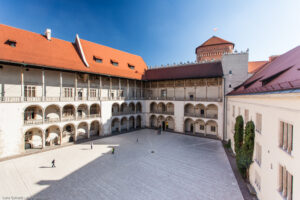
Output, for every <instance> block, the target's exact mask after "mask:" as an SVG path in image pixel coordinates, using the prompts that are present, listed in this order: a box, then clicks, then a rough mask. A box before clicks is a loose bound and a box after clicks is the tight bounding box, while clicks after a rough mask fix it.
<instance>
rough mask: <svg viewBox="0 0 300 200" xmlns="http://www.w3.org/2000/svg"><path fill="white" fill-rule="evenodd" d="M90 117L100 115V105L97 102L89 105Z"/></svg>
mask: <svg viewBox="0 0 300 200" xmlns="http://www.w3.org/2000/svg"><path fill="white" fill-rule="evenodd" d="M90 117H101V113H100V105H99V104H97V103H94V104H92V105H91V107H90Z"/></svg>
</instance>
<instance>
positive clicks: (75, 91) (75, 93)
mask: <svg viewBox="0 0 300 200" xmlns="http://www.w3.org/2000/svg"><path fill="white" fill-rule="evenodd" d="M74 86H75V87H74V99H75V101H77V73H75V74H74Z"/></svg>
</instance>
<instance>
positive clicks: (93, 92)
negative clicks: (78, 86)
mask: <svg viewBox="0 0 300 200" xmlns="http://www.w3.org/2000/svg"><path fill="white" fill-rule="evenodd" d="M96 96H97V92H96V89H90V97H96Z"/></svg>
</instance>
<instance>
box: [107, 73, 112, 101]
mask: <svg viewBox="0 0 300 200" xmlns="http://www.w3.org/2000/svg"><path fill="white" fill-rule="evenodd" d="M111 89H112V80H111V77H109V94H108V96H109V98H110V99H112V95H111Z"/></svg>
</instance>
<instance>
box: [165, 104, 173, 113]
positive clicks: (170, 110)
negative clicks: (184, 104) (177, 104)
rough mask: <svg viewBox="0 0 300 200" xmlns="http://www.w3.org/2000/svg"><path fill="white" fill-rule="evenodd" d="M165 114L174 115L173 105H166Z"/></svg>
mask: <svg viewBox="0 0 300 200" xmlns="http://www.w3.org/2000/svg"><path fill="white" fill-rule="evenodd" d="M167 114H169V115H174V104H173V103H167Z"/></svg>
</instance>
